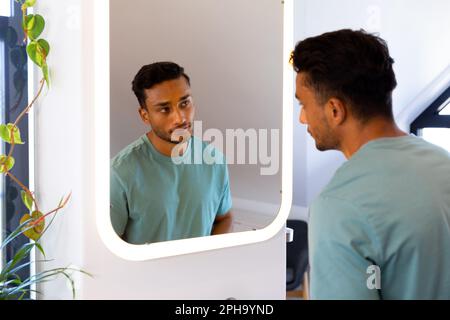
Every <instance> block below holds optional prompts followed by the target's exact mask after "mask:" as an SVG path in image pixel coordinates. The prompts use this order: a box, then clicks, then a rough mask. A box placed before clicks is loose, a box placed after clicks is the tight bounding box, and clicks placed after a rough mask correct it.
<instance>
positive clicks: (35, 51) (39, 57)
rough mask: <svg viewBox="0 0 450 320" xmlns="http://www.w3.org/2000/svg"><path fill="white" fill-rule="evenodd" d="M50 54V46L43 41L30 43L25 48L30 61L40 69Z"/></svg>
mask: <svg viewBox="0 0 450 320" xmlns="http://www.w3.org/2000/svg"><path fill="white" fill-rule="evenodd" d="M49 52H50V45H49V44H48V42H47V41H45V40H44V39H39V40H38V41H31V42H30V43H29V44H28V46H27V53H28V56H29V57H30V59H31V60H32V61H33V62H34V63H36V64H37V65H38V66H39V67H42V66H43V65H44V63H45V59H46V58H47V56H48V54H49Z"/></svg>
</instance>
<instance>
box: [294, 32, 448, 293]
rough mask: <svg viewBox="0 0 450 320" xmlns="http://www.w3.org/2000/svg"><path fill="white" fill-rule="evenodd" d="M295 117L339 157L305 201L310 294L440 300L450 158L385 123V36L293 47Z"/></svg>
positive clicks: (388, 110) (391, 78) (388, 62)
mask: <svg viewBox="0 0 450 320" xmlns="http://www.w3.org/2000/svg"><path fill="white" fill-rule="evenodd" d="M291 58H292V62H293V64H294V69H295V71H296V72H297V77H296V97H297V99H298V100H299V102H300V104H301V107H302V109H301V113H300V122H301V123H302V124H305V125H307V126H308V132H309V134H310V135H311V136H312V137H313V138H314V140H315V143H316V147H317V149H319V150H321V151H325V150H333V149H334V150H339V151H341V152H342V153H343V154H344V155H345V157H346V158H347V159H348V161H347V162H346V163H345V164H343V165H342V166H341V167H340V168H339V169H338V170H337V172H336V173H335V175H334V177H333V178H332V180H331V181H330V183H329V184H328V185H327V186H326V187H325V189H324V190H323V191H322V192H321V194H320V195H319V196H318V197H317V199H315V200H314V201H313V203H312V204H311V206H310V223H309V249H310V268H311V273H310V276H311V288H310V290H311V292H310V293H311V298H313V299H450V157H449V154H448V152H447V151H445V150H443V149H441V148H439V147H437V146H434V145H432V144H430V143H427V142H425V141H424V140H422V139H420V138H418V137H415V136H413V135H408V134H407V133H405V132H403V131H401V130H400V129H399V128H398V127H397V125H396V124H395V121H394V117H393V112H392V91H393V90H394V88H395V87H396V84H397V83H396V79H395V75H394V72H393V69H392V65H393V62H394V61H393V60H392V58H391V57H390V56H389V51H388V48H387V45H386V43H385V41H383V40H382V39H381V38H379V37H376V36H374V35H371V34H368V33H366V32H364V31H352V30H339V31H335V32H329V33H325V34H323V35H320V36H317V37H312V38H308V39H306V40H304V41H301V42H299V43H298V44H297V45H296V48H295V51H294V52H293V54H292V57H291Z"/></svg>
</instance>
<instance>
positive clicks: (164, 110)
mask: <svg viewBox="0 0 450 320" xmlns="http://www.w3.org/2000/svg"><path fill="white" fill-rule="evenodd" d="M145 94H146V100H145V108H142V107H141V108H140V109H139V114H140V115H141V119H142V121H144V123H146V124H148V125H150V126H151V127H152V131H153V132H154V133H155V134H156V135H157V136H158V137H159V138H160V139H162V140H164V141H167V142H170V143H175V144H176V143H179V142H181V140H179V139H180V138H181V137H182V136H183V135H184V136H186V134H188V135H189V136H190V135H192V121H193V119H194V114H195V108H194V104H193V100H192V96H191V88H190V86H189V84H188V82H187V80H186V79H185V78H184V77H180V78H178V79H174V80H168V81H164V82H161V83H159V84H157V85H155V86H153V87H152V88H150V89H146V90H145Z"/></svg>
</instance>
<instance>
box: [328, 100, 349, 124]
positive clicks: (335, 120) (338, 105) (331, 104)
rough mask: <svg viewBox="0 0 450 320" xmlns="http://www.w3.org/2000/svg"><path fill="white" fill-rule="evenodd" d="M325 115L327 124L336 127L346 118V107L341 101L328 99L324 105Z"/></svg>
mask: <svg viewBox="0 0 450 320" xmlns="http://www.w3.org/2000/svg"><path fill="white" fill-rule="evenodd" d="M325 114H326V117H327V119H328V121H329V124H330V125H332V126H334V127H337V126H339V125H341V124H342V123H343V122H344V121H345V120H346V119H347V117H348V110H347V106H346V104H345V103H344V102H343V101H342V100H341V99H338V98H330V100H328V102H327V104H326V109H325Z"/></svg>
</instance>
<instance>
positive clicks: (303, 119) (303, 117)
mask: <svg viewBox="0 0 450 320" xmlns="http://www.w3.org/2000/svg"><path fill="white" fill-rule="evenodd" d="M298 120H299V121H300V123H301V124H307V123H308V121H307V120H306V114H305V112H304V111H303V108H301V110H300V116H299V119H298Z"/></svg>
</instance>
